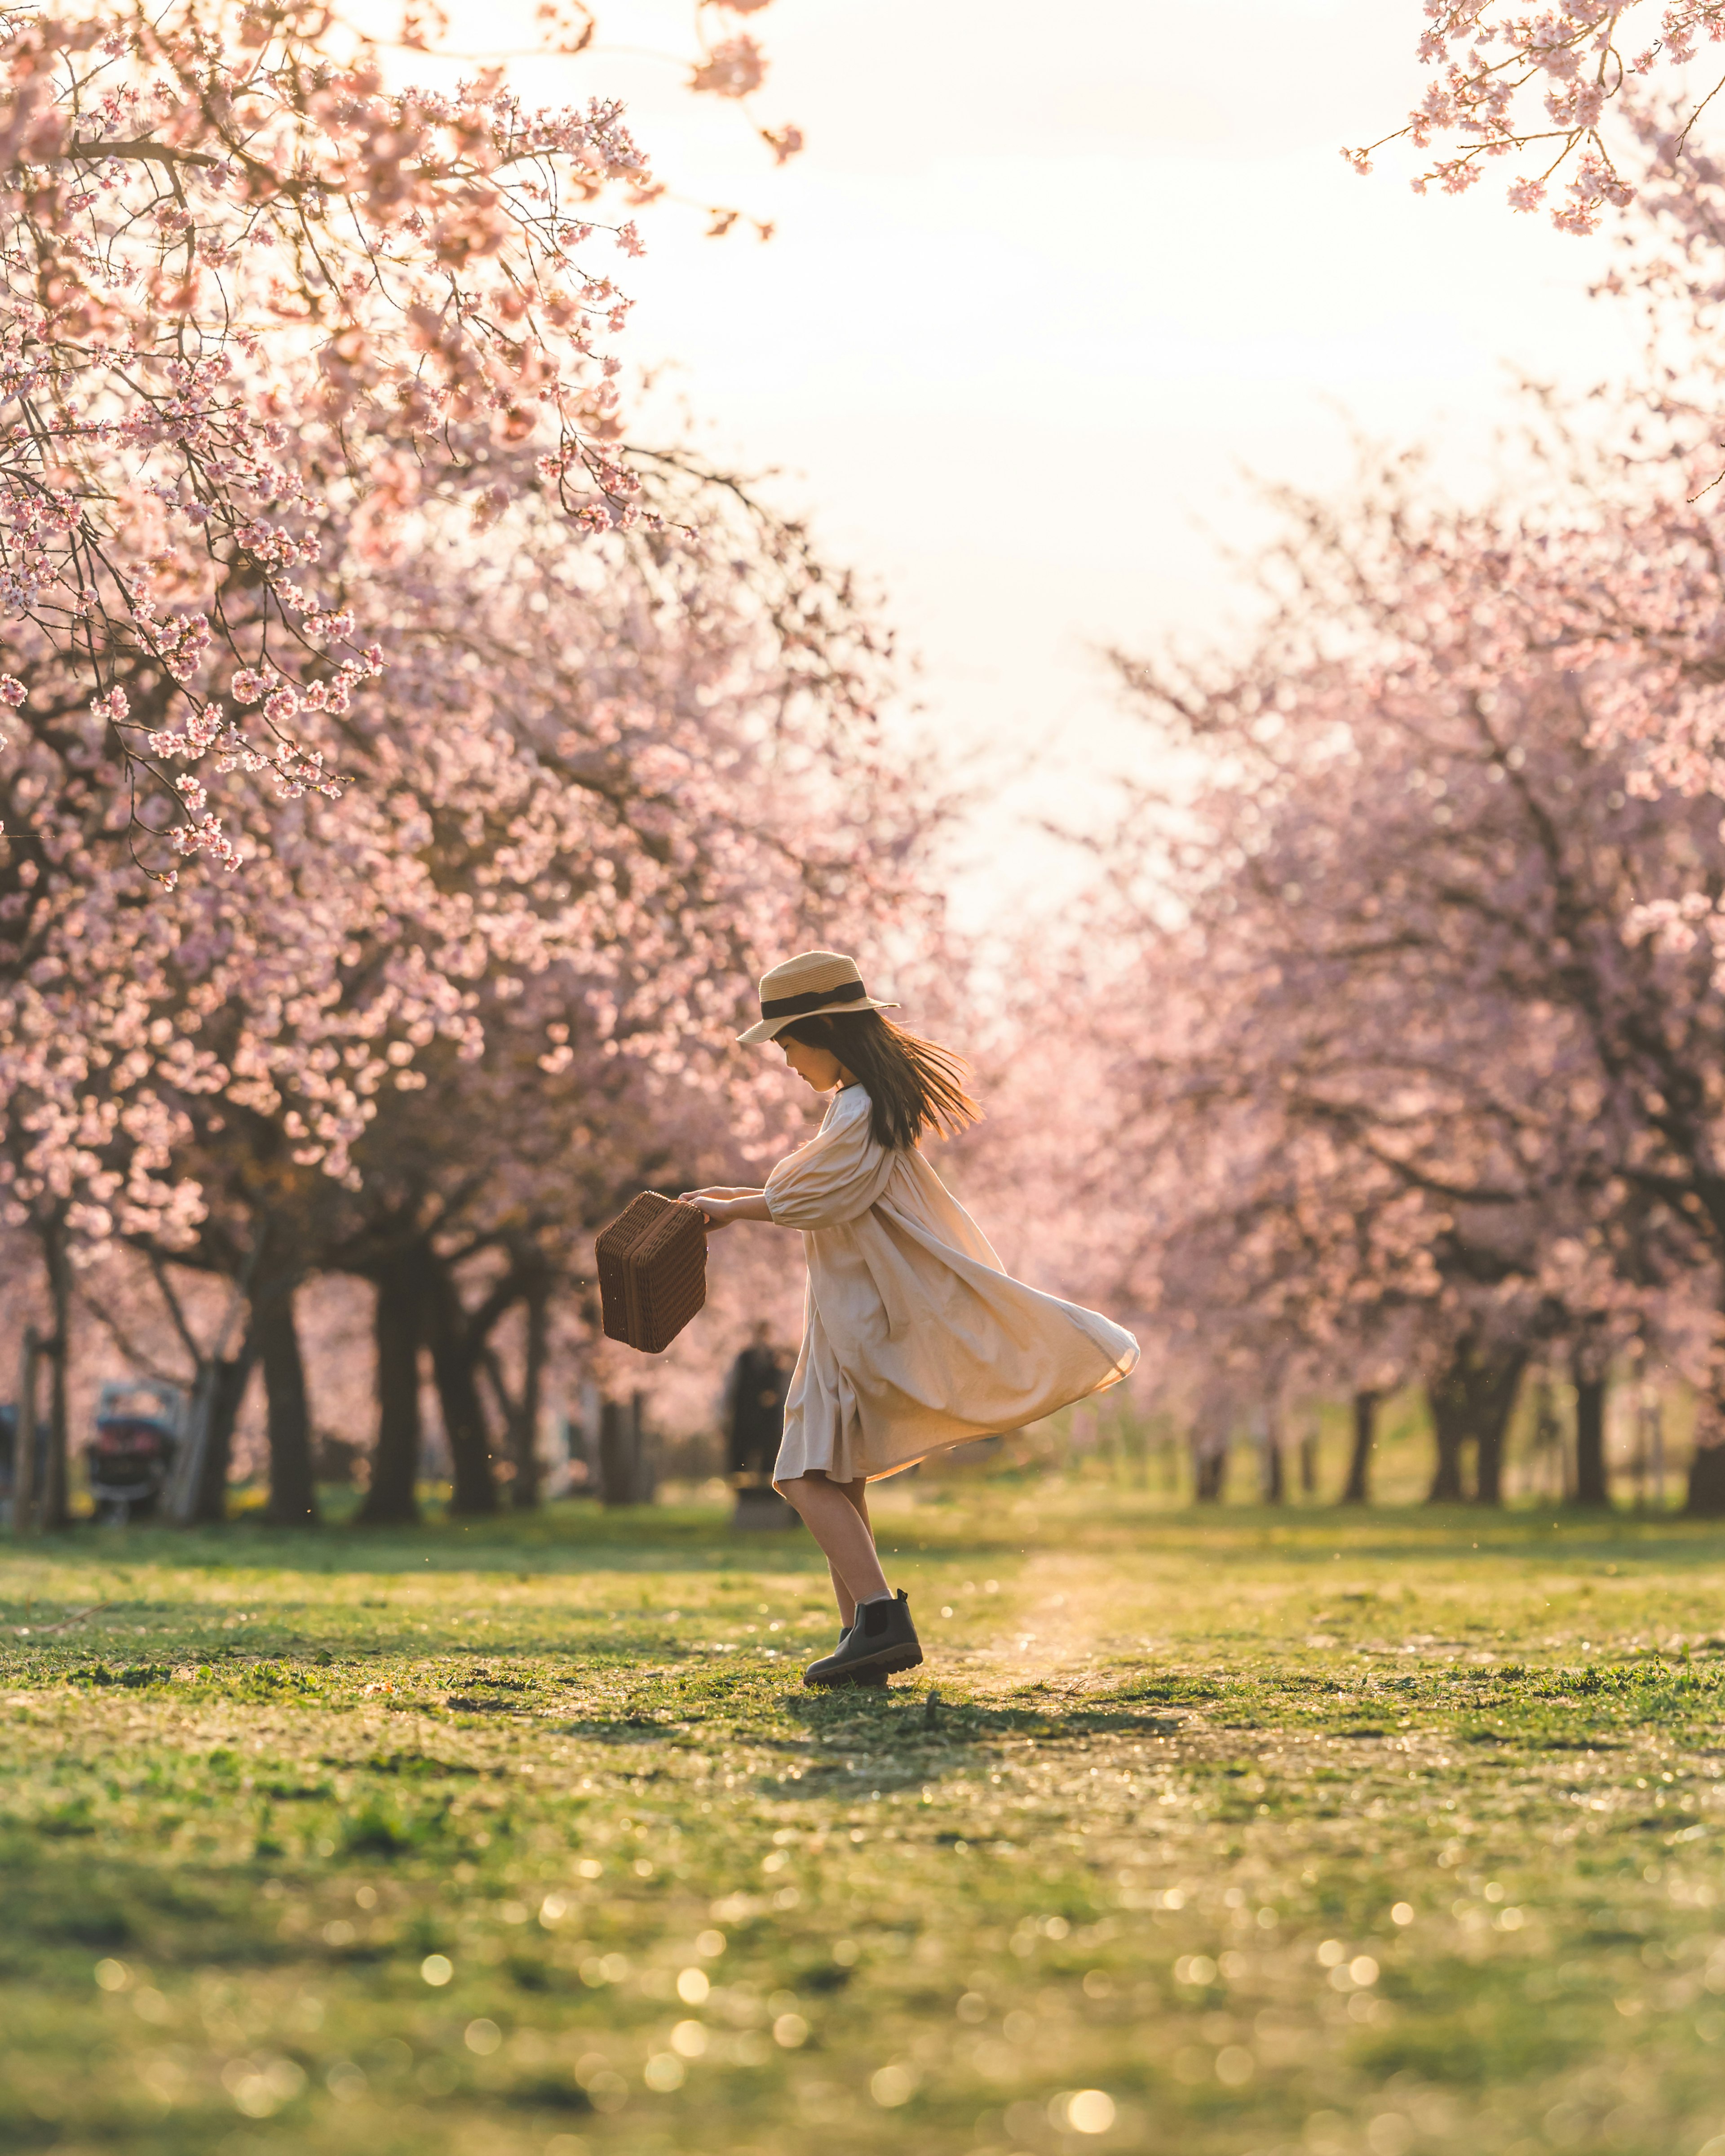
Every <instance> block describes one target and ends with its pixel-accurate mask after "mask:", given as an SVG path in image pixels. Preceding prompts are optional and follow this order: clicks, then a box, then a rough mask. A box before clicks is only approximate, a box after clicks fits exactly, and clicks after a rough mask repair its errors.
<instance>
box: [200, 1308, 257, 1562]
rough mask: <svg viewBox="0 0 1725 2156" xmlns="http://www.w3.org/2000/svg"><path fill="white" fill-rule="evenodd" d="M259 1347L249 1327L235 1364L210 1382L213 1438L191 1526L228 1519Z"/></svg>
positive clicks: (217, 1370) (220, 1367)
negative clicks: (242, 1414) (237, 1445)
mask: <svg viewBox="0 0 1725 2156" xmlns="http://www.w3.org/2000/svg"><path fill="white" fill-rule="evenodd" d="M257 1353H258V1351H257V1345H256V1342H255V1338H254V1335H253V1333H252V1332H251V1330H250V1328H249V1327H248V1328H247V1332H246V1336H245V1340H244V1344H243V1345H242V1347H241V1348H240V1351H239V1354H238V1355H236V1356H235V1357H234V1359H233V1360H232V1361H231V1362H223V1363H217V1364H216V1365H215V1367H214V1368H213V1370H212V1371H211V1373H210V1375H209V1378H208V1380H207V1382H208V1383H210V1384H211V1385H212V1386H213V1388H214V1397H213V1399H212V1400H211V1402H210V1407H209V1435H208V1439H207V1440H206V1441H205V1445H204V1452H203V1471H202V1473H201V1474H200V1475H199V1476H198V1487H197V1489H196V1490H195V1491H193V1497H192V1515H191V1523H192V1524H194V1525H196V1526H199V1527H210V1526H215V1527H219V1526H220V1525H221V1523H222V1522H223V1520H225V1519H226V1518H227V1517H228V1466H229V1465H230V1464H231V1462H232V1460H233V1458H234V1425H235V1424H236V1423H238V1421H239V1410H240V1409H241V1408H242V1406H244V1403H245V1389H246V1387H247V1386H248V1385H249V1383H250V1382H251V1374H252V1365H253V1363H254V1362H255V1361H256V1360H257Z"/></svg>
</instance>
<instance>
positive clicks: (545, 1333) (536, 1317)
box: [509, 1272, 551, 1512]
mask: <svg viewBox="0 0 1725 2156" xmlns="http://www.w3.org/2000/svg"><path fill="white" fill-rule="evenodd" d="M526 1305H527V1309H526V1319H527V1338H526V1350H525V1353H524V1355H523V1358H522V1368H521V1399H520V1401H519V1402H518V1403H517V1404H516V1411H515V1414H514V1416H513V1418H512V1421H513V1428H512V1430H511V1437H512V1439H513V1440H514V1443H513V1450H514V1454H515V1480H514V1481H513V1482H512V1483H511V1485H510V1491H509V1497H510V1502H511V1505H513V1506H514V1507H515V1509H516V1511H517V1512H529V1511H531V1509H532V1507H534V1506H536V1504H537V1503H538V1502H539V1416H540V1413H541V1410H542V1407H543V1404H544V1396H545V1365H546V1361H547V1353H548V1349H549V1346H550V1338H549V1335H550V1315H551V1310H550V1306H551V1283H550V1281H549V1280H548V1279H547V1276H545V1275H544V1274H543V1273H542V1272H541V1273H535V1274H534V1275H533V1276H532V1277H531V1280H530V1281H529V1282H528V1286H527V1295H526Z"/></svg>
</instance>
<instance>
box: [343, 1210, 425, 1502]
mask: <svg viewBox="0 0 1725 2156" xmlns="http://www.w3.org/2000/svg"><path fill="white" fill-rule="evenodd" d="M424 1306H425V1279H424V1267H423V1264H422V1262H421V1260H419V1257H418V1253H417V1252H416V1253H413V1254H411V1255H409V1256H408V1257H407V1258H405V1259H403V1260H399V1261H398V1263H396V1264H395V1265H391V1266H390V1267H388V1270H385V1271H383V1272H381V1273H379V1274H378V1275H377V1308H376V1310H375V1312H373V1314H372V1338H373V1340H374V1341H375V1342H376V1344H377V1445H376V1448H375V1449H374V1450H373V1451H372V1479H371V1483H370V1486H369V1487H368V1488H367V1491H366V1494H365V1502H364V1503H363V1504H362V1506H361V1507H360V1508H359V1517H360V1521H361V1522H362V1525H364V1526H366V1527H412V1526H413V1525H414V1524H415V1522H417V1521H418V1517H419V1500H418V1479H419V1445H420V1440H421V1437H422V1435H423V1433H422V1431H421V1430H420V1426H419V1348H420V1344H421V1336H422V1334H423V1332H424Z"/></svg>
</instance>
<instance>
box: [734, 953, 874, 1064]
mask: <svg viewBox="0 0 1725 2156" xmlns="http://www.w3.org/2000/svg"><path fill="white" fill-rule="evenodd" d="M896 1009H898V1005H897V1004H883V1003H877V1002H876V1001H875V998H874V997H873V996H871V995H870V993H869V992H868V990H867V989H866V988H865V987H864V986H863V981H862V975H861V974H860V973H859V972H858V971H857V969H856V961H855V958H847V957H845V955H844V953H843V952H840V951H803V952H799V953H798V956H797V957H794V958H787V959H786V960H785V962H784V963H783V965H782V966H770V967H769V968H768V970H767V971H766V972H765V973H762V976H761V1023H760V1024H758V1025H752V1026H751V1027H750V1028H749V1029H748V1031H747V1033H740V1034H737V1039H738V1040H740V1041H741V1042H742V1043H743V1045H745V1046H750V1045H752V1044H753V1043H755V1042H756V1041H759V1040H774V1039H777V1038H778V1035H779V1034H781V1033H782V1032H783V1030H784V1029H785V1028H786V1026H788V1024H790V1023H791V1021H792V1020H793V1019H799V1018H824V1016H825V1015H826V1014H827V1013H828V1012H829V1011H857V1010H896Z"/></svg>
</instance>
